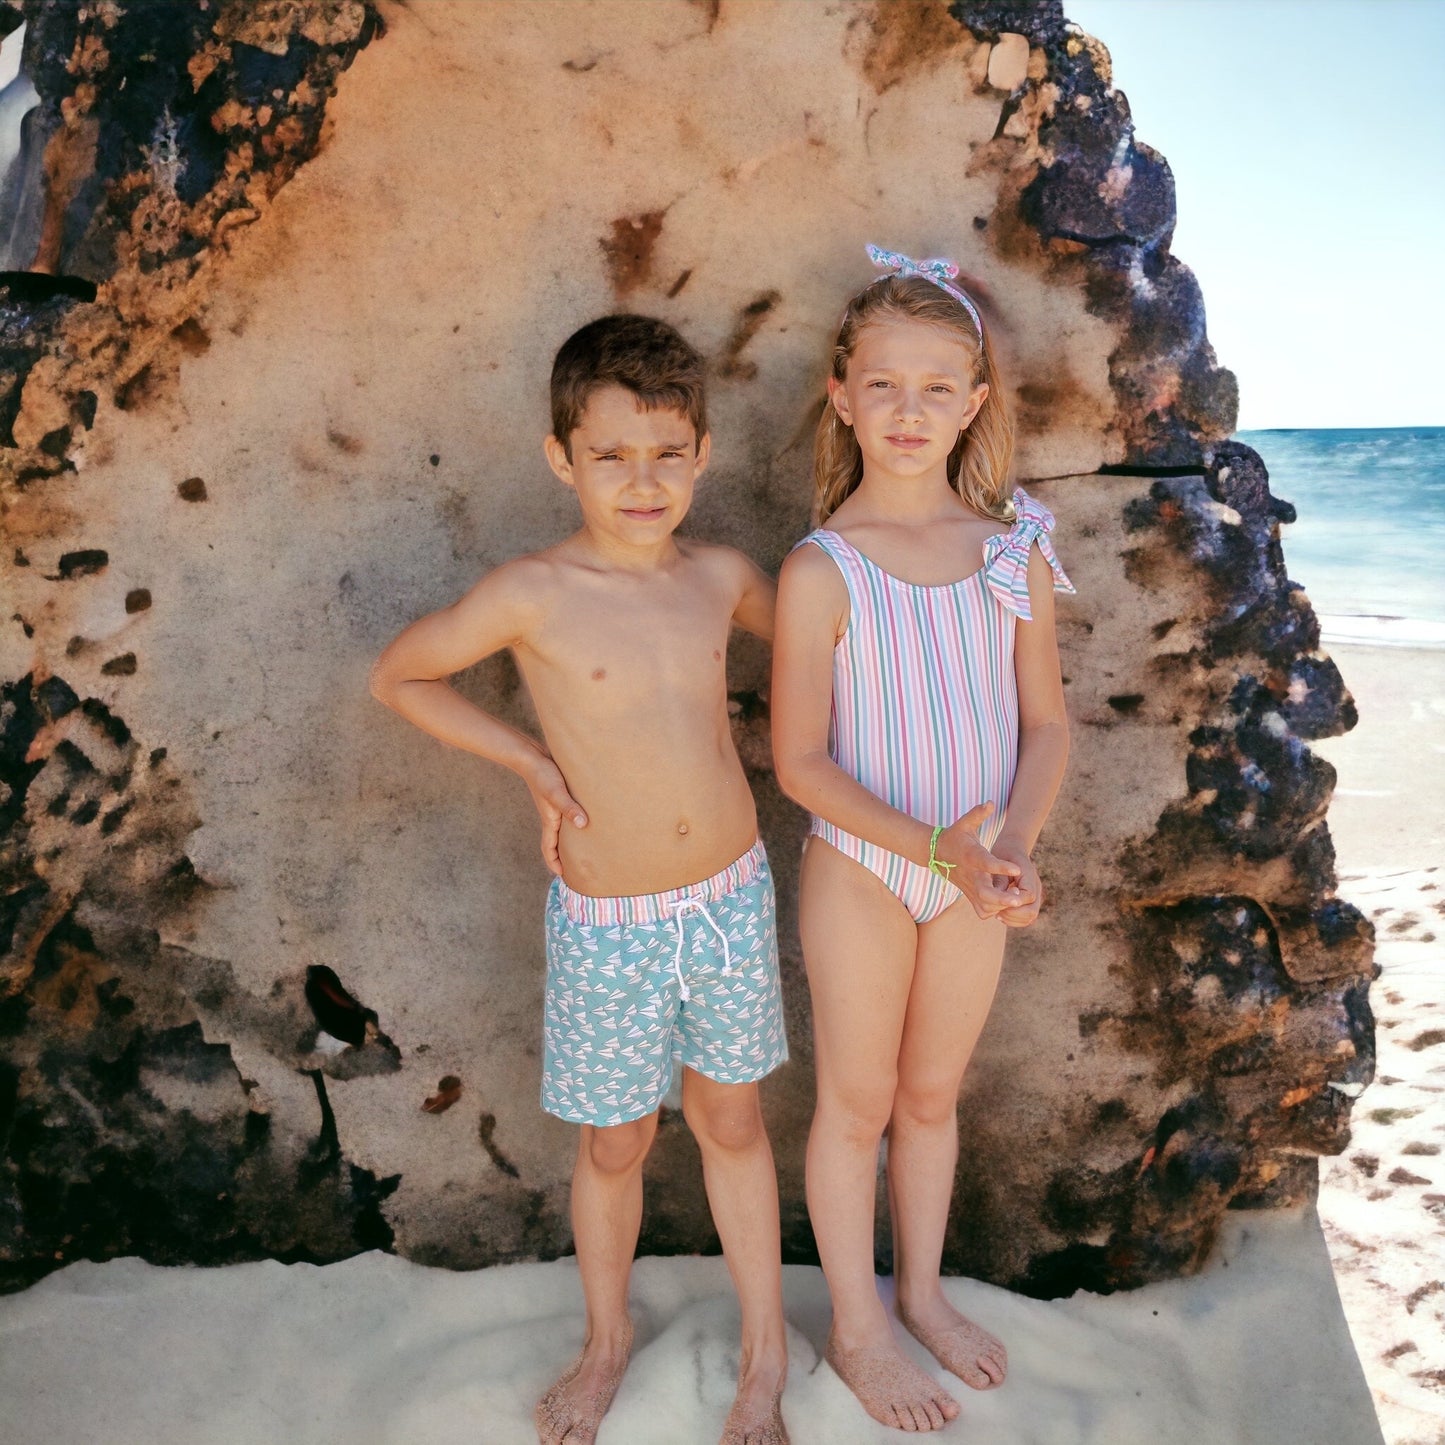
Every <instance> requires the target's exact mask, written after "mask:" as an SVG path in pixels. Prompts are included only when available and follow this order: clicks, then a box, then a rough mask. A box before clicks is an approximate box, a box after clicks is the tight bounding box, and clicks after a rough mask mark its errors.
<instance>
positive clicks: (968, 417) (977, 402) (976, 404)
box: [958, 381, 988, 432]
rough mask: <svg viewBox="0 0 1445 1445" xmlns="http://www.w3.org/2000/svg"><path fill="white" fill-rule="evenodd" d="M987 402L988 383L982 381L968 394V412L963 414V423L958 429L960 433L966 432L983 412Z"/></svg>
mask: <svg viewBox="0 0 1445 1445" xmlns="http://www.w3.org/2000/svg"><path fill="white" fill-rule="evenodd" d="M987 400H988V382H986V381H981V382H979V384H978V385H977V386H976V387H974V389H973V390H972V391H971V392H969V394H968V410H967V411H966V412H964V414H963V422H962V424H961V425H960V426H959V428H958V429H959V431H960V432H961V431H964V430H965V429H966V428H967V427H968V425H969V423H970V422H972V421H973V419H974V417H976V416H977V415H978V414H979V412H980V411H982V410H983V404H984V402H986V401H987Z"/></svg>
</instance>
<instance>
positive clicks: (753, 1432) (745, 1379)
mask: <svg viewBox="0 0 1445 1445" xmlns="http://www.w3.org/2000/svg"><path fill="white" fill-rule="evenodd" d="M787 1379H788V1361H787V1359H786V1357H784V1358H782V1359H778V1360H772V1361H768V1362H764V1361H761V1360H759V1361H756V1362H754V1363H751V1364H746V1365H744V1366H743V1369H742V1372H741V1373H740V1374H739V1375H738V1393H737V1398H736V1399H735V1400H734V1401H733V1407H732V1409H731V1410H729V1411H728V1418H727V1424H725V1425H724V1426H723V1433H722V1445H788V1427H787V1426H786V1425H784V1424H783V1410H782V1399H783V1386H784V1384H786V1383H787Z"/></svg>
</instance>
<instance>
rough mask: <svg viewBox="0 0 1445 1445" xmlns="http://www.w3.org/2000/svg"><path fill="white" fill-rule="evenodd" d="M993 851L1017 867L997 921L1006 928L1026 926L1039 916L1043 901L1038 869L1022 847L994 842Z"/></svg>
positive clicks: (1041, 883) (1042, 888)
mask: <svg viewBox="0 0 1445 1445" xmlns="http://www.w3.org/2000/svg"><path fill="white" fill-rule="evenodd" d="M994 853H995V855H996V856H997V857H999V858H1003V859H1005V860H1006V861H1007V862H1010V863H1016V864H1018V867H1019V875H1018V878H1017V879H1015V880H1014V882H1013V889H1010V890H1009V896H1010V903H1009V905H1008V906H1007V907H1005V908H1001V909H999V912H998V919H999V922H1000V923H1002V924H1004V925H1005V926H1006V927H1008V928H1027V927H1028V926H1029V924H1031V923H1032V922H1033V921H1034V919H1036V918H1037V917H1038V916H1039V909H1040V908H1042V907H1043V903H1044V884H1043V880H1042V879H1041V878H1040V877H1039V870H1038V869H1037V868H1035V867H1034V860H1033V859H1032V858H1030V857H1029V855H1028V854H1027V853H1026V852H1024V850H1023V849H1022V848H1015V847H1010V846H1009V845H1007V844H1003V843H996V844H995V845H994ZM1014 890H1017V892H1015V891H1014Z"/></svg>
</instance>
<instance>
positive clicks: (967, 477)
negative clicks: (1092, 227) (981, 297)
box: [813, 276, 1014, 527]
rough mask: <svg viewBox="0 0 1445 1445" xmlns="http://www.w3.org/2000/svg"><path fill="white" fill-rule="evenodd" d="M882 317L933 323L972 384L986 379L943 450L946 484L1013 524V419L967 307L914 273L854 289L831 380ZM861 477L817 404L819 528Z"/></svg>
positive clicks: (857, 456) (832, 419)
mask: <svg viewBox="0 0 1445 1445" xmlns="http://www.w3.org/2000/svg"><path fill="white" fill-rule="evenodd" d="M885 321H922V322H924V323H925V324H926V325H929V326H936V327H938V328H939V329H940V330H942V331H947V332H948V333H949V334H950V335H952V336H955V337H956V338H957V339H958V340H959V341H961V342H963V344H964V345H965V346H966V347H967V348H968V349H969V351H970V352H971V353H972V354H973V358H974V362H973V385H974V386H977V385H978V384H979V382H987V383H988V396H987V397H986V398H985V399H984V403H983V405H982V406H981V407H980V408H979V411H978V415H977V416H975V417H974V419H973V420H972V421H971V422H969V424H968V425H967V426H966V427H965V428H964V429H963V431H962V432H961V433H960V434H959V438H958V442H957V443H956V445H955V446H954V448H953V450H952V451H951V452H950V453H949V454H948V484H949V486H951V487H952V488H953V490H954V491H955V492H957V493H958V495H959V496H960V497H962V498H963V500H964V501H965V502H967V503H968V505H969V506H970V507H972V508H973V509H974V511H976V512H978V513H980V514H981V515H982V516H985V517H995V518H997V519H998V520H999V521H1001V522H1011V521H1013V519H1014V508H1013V503H1012V502H1011V501H1010V500H1009V496H1008V474H1009V464H1010V462H1011V461H1012V460H1013V449H1014V429H1013V419H1012V418H1011V417H1010V416H1009V413H1008V405H1007V403H1006V402H1005V401H1004V386H1003V380H1002V378H1001V377H1000V376H999V374H998V366H997V363H996V362H995V361H994V357H993V348H992V346H991V345H990V344H989V339H988V336H987V335H980V334H979V330H978V328H977V327H976V326H975V325H974V323H973V320H972V318H971V317H970V316H969V314H968V312H967V311H965V310H964V308H963V307H962V306H961V305H960V304H959V303H958V302H957V301H955V300H954V298H953V297H952V296H950V295H949V294H948V292H946V291H945V290H943V288H942V287H941V286H935V285H934V283H933V282H932V281H929V280H927V279H926V278H925V277H922V276H885V277H883V278H882V279H881V280H878V281H875V282H874V283H873V284H872V285H871V286H868V287H866V288H865V289H864V290H862V291H860V292H859V293H858V294H857V295H856V296H855V297H854V298H853V299H852V300H851V301H850V302H849V303H848V309H847V310H846V311H845V312H844V313H843V324H842V326H841V327H839V329H838V341H837V344H836V345H835V346H834V347H833V376H834V377H835V378H836V379H837V380H838V381H843V380H844V379H845V378H846V377H847V374H848V359H849V358H850V357H851V356H852V355H853V348H854V347H855V346H857V344H858V337H859V336H860V335H861V333H862V331H863V328H864V327H865V326H871V325H873V324H875V323H878V322H885ZM862 480H863V453H862V451H861V450H859V447H858V440H857V438H856V437H855V436H854V435H853V428H852V427H850V426H848V425H847V424H846V423H845V422H844V421H843V419H842V417H840V416H839V415H838V413H837V411H836V410H834V407H833V403H832V401H831V400H829V401H827V402H825V403H824V405H823V415H822V417H821V418H820V420H819V422H818V431H817V435H816V436H815V437H814V439H813V514H814V519H815V525H817V526H819V527H821V526H824V525H825V524H826V523H827V521H828V518H829V517H831V516H832V515H833V513H834V512H836V511H837V510H838V508H839V507H840V506H842V505H843V502H844V501H845V500H846V499H847V497H848V496H849V495H850V494H851V493H852V492H853V491H854V490H855V489H856V488H857V486H858V483H859V482H861V481H862Z"/></svg>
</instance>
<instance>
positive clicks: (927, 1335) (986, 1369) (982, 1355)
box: [898, 1295, 1008, 1390]
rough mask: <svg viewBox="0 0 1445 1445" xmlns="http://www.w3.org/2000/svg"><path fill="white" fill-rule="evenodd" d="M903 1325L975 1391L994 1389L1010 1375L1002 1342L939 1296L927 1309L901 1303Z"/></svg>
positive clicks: (947, 1368)
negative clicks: (907, 1307) (914, 1309)
mask: <svg viewBox="0 0 1445 1445" xmlns="http://www.w3.org/2000/svg"><path fill="white" fill-rule="evenodd" d="M898 1318H899V1319H900V1320H901V1321H902V1322H903V1328H904V1329H906V1330H907V1331H908V1333H909V1334H910V1335H912V1336H913V1338H914V1339H915V1340H917V1341H918V1343H919V1344H921V1345H922V1346H923V1348H924V1349H925V1350H927V1351H928V1353H929V1354H930V1355H932V1356H933V1358H934V1359H935V1360H937V1361H938V1363H939V1364H940V1365H942V1366H943V1368H944V1369H945V1370H947V1371H948V1372H949V1373H950V1374H952V1375H957V1376H958V1378H959V1379H960V1380H962V1381H963V1382H964V1383H965V1384H966V1385H972V1386H973V1388H974V1389H975V1390H992V1389H993V1388H994V1386H995V1385H1001V1384H1003V1381H1004V1376H1005V1375H1007V1374H1008V1351H1007V1350H1006V1349H1004V1347H1003V1342H1002V1341H1001V1340H998V1339H996V1338H995V1337H994V1336H993V1335H991V1334H989V1332H988V1331H987V1330H986V1329H984V1328H983V1326H982V1325H976V1324H974V1322H973V1321H972V1320H971V1319H969V1318H968V1317H967V1316H966V1315H961V1314H959V1312H958V1311H957V1310H956V1309H954V1307H953V1306H952V1305H951V1304H949V1302H948V1301H947V1300H946V1299H944V1298H943V1297H942V1295H940V1296H939V1297H938V1298H937V1299H936V1300H935V1301H933V1303H932V1304H930V1305H929V1306H928V1308H927V1309H926V1310H922V1311H920V1312H918V1313H916V1314H915V1313H914V1312H913V1311H912V1310H906V1309H904V1307H903V1305H902V1303H901V1302H900V1303H899V1306H898Z"/></svg>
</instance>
